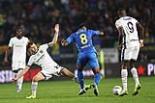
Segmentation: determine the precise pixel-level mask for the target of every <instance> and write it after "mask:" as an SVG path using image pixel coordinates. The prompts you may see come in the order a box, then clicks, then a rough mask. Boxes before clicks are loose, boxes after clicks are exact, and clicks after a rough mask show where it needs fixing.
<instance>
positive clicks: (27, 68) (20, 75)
mask: <svg viewBox="0 0 155 103" xmlns="http://www.w3.org/2000/svg"><path fill="white" fill-rule="evenodd" d="M29 69H30V66H26V68H25V69H23V70H21V71H19V72H18V74H17V75H16V77H15V78H13V80H14V81H16V80H18V79H19V78H21V77H22V76H23V75H24V74H25V73H26V72H27V71H28V70H29Z"/></svg>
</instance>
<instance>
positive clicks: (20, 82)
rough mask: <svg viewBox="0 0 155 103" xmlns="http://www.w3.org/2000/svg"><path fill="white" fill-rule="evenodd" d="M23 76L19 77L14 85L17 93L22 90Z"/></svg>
mask: <svg viewBox="0 0 155 103" xmlns="http://www.w3.org/2000/svg"><path fill="white" fill-rule="evenodd" d="M23 78H24V77H23V76H22V77H21V78H19V79H18V80H17V83H16V85H17V92H20V91H21V90H22V85H23Z"/></svg>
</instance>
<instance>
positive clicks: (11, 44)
mask: <svg viewBox="0 0 155 103" xmlns="http://www.w3.org/2000/svg"><path fill="white" fill-rule="evenodd" d="M8 46H9V47H13V39H12V38H11V39H10V41H9V45H8Z"/></svg>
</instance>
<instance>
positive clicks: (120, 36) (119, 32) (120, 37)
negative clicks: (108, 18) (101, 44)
mask: <svg viewBox="0 0 155 103" xmlns="http://www.w3.org/2000/svg"><path fill="white" fill-rule="evenodd" d="M117 30H118V48H119V49H120V48H121V47H122V37H123V33H124V32H123V28H122V27H119V28H117Z"/></svg>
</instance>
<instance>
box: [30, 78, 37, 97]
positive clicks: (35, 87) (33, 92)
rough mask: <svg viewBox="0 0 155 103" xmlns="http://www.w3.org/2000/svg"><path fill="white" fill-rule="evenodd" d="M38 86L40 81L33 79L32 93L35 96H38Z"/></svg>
mask: <svg viewBox="0 0 155 103" xmlns="http://www.w3.org/2000/svg"><path fill="white" fill-rule="evenodd" d="M37 87H38V82H33V81H32V85H31V90H32V95H33V96H36V93H37Z"/></svg>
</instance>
